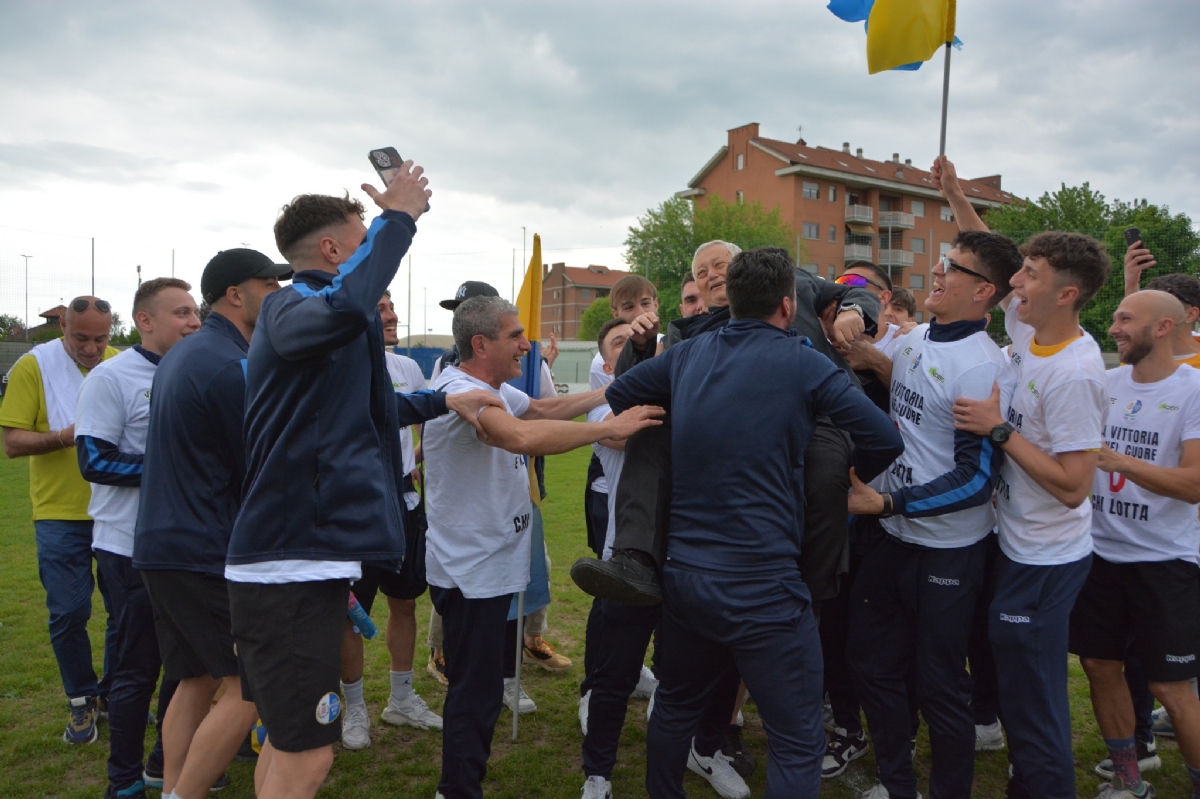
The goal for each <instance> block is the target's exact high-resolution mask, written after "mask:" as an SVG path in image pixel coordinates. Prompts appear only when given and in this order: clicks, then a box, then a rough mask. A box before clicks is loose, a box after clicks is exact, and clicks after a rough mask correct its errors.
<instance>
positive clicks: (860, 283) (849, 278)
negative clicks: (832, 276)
mask: <svg viewBox="0 0 1200 799" xmlns="http://www.w3.org/2000/svg"><path fill="white" fill-rule="evenodd" d="M833 282H834V283H837V284H838V285H840V286H852V287H853V288H856V289H865V288H866V287H867V286H874V287H875V288H877V289H879V290H880V291H887V289H886V288H884V287H883V286H881V285H879V284H878V283H876V282H875V281H874V280H868V279H867V278H865V277H863V276H862V275H842V276H841V277H839V278H838V279H837V280H835V281H833Z"/></svg>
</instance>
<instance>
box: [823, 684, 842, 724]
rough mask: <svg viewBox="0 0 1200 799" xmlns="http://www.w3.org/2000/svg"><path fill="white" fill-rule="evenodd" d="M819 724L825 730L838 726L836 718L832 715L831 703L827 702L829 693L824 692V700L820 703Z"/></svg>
mask: <svg viewBox="0 0 1200 799" xmlns="http://www.w3.org/2000/svg"><path fill="white" fill-rule="evenodd" d="M821 725H822V726H823V727H824V728H825V732H833V731H834V730H836V729H837V728H838V725H837V719H835V718H834V717H833V705H831V704H830V703H829V693H828V692H826V693H825V702H824V703H823V704H822V705H821Z"/></svg>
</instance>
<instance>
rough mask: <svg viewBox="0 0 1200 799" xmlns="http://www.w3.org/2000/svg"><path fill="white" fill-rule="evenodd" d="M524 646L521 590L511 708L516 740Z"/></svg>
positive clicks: (523, 613) (523, 602) (519, 715)
mask: <svg viewBox="0 0 1200 799" xmlns="http://www.w3.org/2000/svg"><path fill="white" fill-rule="evenodd" d="M524 648H525V592H524V591H519V592H518V593H517V653H516V657H517V671H516V677H515V679H514V683H515V685H514V686H513V687H514V689H515V690H514V692H513V706H512V708H511V709H512V716H513V737H512V739H513V740H514V741H515V740H517V723H518V722H519V721H520V718H521V660H522V659H523V658H522V655H523V654H524V652H523V651H522V650H523V649H524Z"/></svg>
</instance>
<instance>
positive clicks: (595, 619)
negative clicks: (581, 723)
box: [579, 598, 604, 712]
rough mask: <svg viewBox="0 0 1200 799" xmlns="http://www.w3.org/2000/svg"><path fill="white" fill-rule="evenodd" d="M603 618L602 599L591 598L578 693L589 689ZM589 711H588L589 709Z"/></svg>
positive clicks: (583, 692) (582, 693) (594, 667)
mask: <svg viewBox="0 0 1200 799" xmlns="http://www.w3.org/2000/svg"><path fill="white" fill-rule="evenodd" d="M603 620H604V600H603V599H598V598H595V599H592V608H591V610H589V611H588V617H587V629H586V631H585V632H584V638H583V682H581V683H579V695H580V696H583V695H584V694H586V693H587V692H588V691H589V690H591V687H592V686H591V679H592V673H593V672H594V671H595V670H596V650H597V649H599V646H600V636H601V634H602V633H601V628H602V627H603ZM589 712H590V711H589Z"/></svg>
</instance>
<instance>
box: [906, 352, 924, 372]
mask: <svg viewBox="0 0 1200 799" xmlns="http://www.w3.org/2000/svg"><path fill="white" fill-rule="evenodd" d="M924 354H925V353H923V352H918V353H917V357H916V358H913V362H912V363H910V364H909V365H908V373H909V374H910V375H911V374H912V373H913V372H915V371H917V369H919V368H920V367H921V357H922V356H923V355H924Z"/></svg>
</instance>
